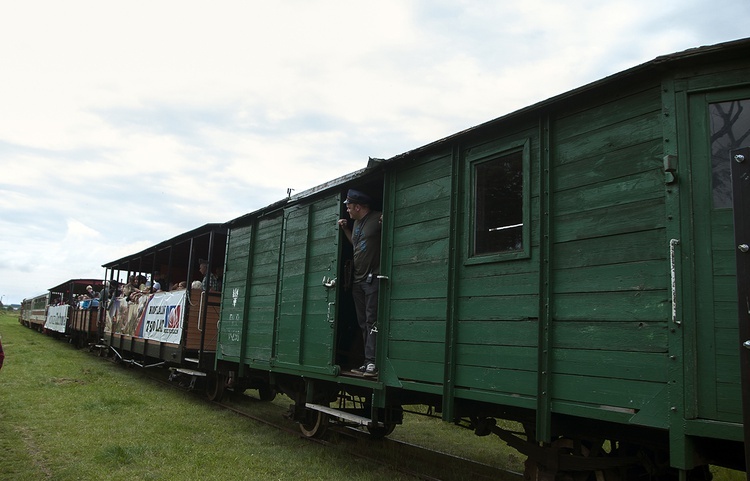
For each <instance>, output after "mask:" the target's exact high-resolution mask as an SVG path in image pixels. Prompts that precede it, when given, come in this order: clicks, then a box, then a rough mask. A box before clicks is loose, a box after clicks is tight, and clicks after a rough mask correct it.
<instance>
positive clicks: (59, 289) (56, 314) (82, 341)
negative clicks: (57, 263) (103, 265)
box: [45, 279, 104, 347]
mask: <svg viewBox="0 0 750 481" xmlns="http://www.w3.org/2000/svg"><path fill="white" fill-rule="evenodd" d="M103 288H104V281H102V280H101V279H70V280H67V281H65V282H63V283H61V284H58V285H56V286H54V287H51V288H50V289H49V298H50V305H49V307H48V308H47V319H46V321H45V329H46V330H47V332H49V333H52V334H53V335H60V336H66V337H67V338H68V339H69V340H70V342H71V343H73V344H75V345H76V346H78V347H84V346H88V345H93V344H96V343H97V342H98V341H99V338H98V334H99V329H98V325H99V293H100V292H101V290H102V289H103Z"/></svg>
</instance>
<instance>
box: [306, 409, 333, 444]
mask: <svg viewBox="0 0 750 481" xmlns="http://www.w3.org/2000/svg"><path fill="white" fill-rule="evenodd" d="M299 429H300V431H302V435H303V436H305V437H306V438H318V439H319V438H322V437H323V435H324V434H325V433H326V431H327V430H328V414H326V413H324V412H320V411H314V410H312V409H307V410H305V420H304V421H303V422H300V423H299Z"/></svg>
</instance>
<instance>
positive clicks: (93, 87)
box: [0, 0, 750, 304]
mask: <svg viewBox="0 0 750 481" xmlns="http://www.w3.org/2000/svg"><path fill="white" fill-rule="evenodd" d="M748 21H750V2H749V1H748V0H722V1H718V2H717V1H714V0H680V1H675V0H660V1H654V0H609V1H601V0H596V1H589V0H566V1H564V2H563V1H558V0H518V1H509V0H495V1H493V0H484V1H480V0H476V1H474V0H464V1H460V0H455V1H451V0H422V1H419V0H397V1H390V0H380V1H377V2H373V1H368V2H365V1H355V0H347V1H344V0H342V1H327V0H321V1H316V0H276V1H267V0H266V1H251V0H245V1H239V0H237V1H225V0H212V1H204V2H199V1H190V0H181V1H159V0H149V1H138V0H129V1H127V2H125V1H120V2H115V1H104V0H92V1H81V0H67V1H64V2H63V1H56V0H55V1H51V0H49V1H35V0H24V1H12V2H3V3H2V5H1V6H0V167H1V169H0V300H2V302H3V303H4V304H11V303H19V302H20V301H21V300H22V299H23V298H25V297H32V296H35V295H38V294H41V293H44V292H45V291H46V290H47V289H48V288H50V287H52V286H55V285H57V284H60V283H62V282H64V281H66V280H67V279H71V278H87V277H92V278H102V277H103V276H104V269H103V268H102V267H101V265H102V264H104V263H106V262H109V261H113V260H115V259H118V258H120V257H123V256H125V255H128V254H131V253H135V252H137V251H140V250H142V249H144V248H146V247H148V246H151V245H153V244H156V243H158V242H161V241H163V240H166V239H169V238H171V237H173V236H175V235H178V234H180V233H183V232H186V231H188V230H191V229H194V228H196V227H199V226H201V225H203V224H206V223H209V222H225V221H227V220H230V219H233V218H235V217H238V216H240V215H243V214H245V213H248V212H251V211H254V210H256V209H259V208H261V207H263V206H265V205H267V204H270V203H272V202H275V201H277V200H280V199H282V198H284V197H285V196H286V190H287V188H292V189H295V192H301V191H303V190H305V189H308V188H310V187H314V186H316V185H318V184H321V183H324V182H326V181H328V180H331V179H334V178H336V177H339V176H341V175H344V174H347V173H350V172H353V171H355V170H358V169H360V168H363V167H364V166H365V165H366V163H367V158H368V156H372V157H381V158H389V157H392V156H394V155H398V154H400V153H403V152H406V151H408V150H411V149H414V148H417V147H420V146H422V145H425V144H427V143H430V142H432V141H435V140H438V139H440V138H442V137H445V136H447V135H450V134H453V133H455V132H458V131H460V130H463V129H466V128H468V127H472V126H474V125H477V124H480V123H483V122H486V121H488V120H491V119H493V118H496V117H499V116H501V115H505V114H508V113H510V112H513V111H514V110H517V109H519V108H523V107H525V106H527V105H530V104H532V103H536V102H539V101H542V100H545V99H547V98H549V97H552V96H554V95H557V94H560V93H563V92H565V91H568V90H571V89H573V88H576V87H579V86H582V85H585V84H587V83H589V82H592V81H595V80H598V79H600V78H602V77H605V76H607V75H610V74H613V73H616V72H619V71H621V70H624V69H627V68H630V67H633V66H635V65H638V64H640V63H643V62H646V61H649V60H652V59H654V58H655V57H657V56H659V55H664V54H670V53H674V52H678V51H682V50H685V49H688V48H692V47H698V46H703V45H711V44H715V43H720V42H724V41H728V40H735V39H738V38H741V37H744V36H747V35H748V34H747V33H746V32H747V25H748Z"/></svg>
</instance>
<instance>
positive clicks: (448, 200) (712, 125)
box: [100, 39, 750, 480]
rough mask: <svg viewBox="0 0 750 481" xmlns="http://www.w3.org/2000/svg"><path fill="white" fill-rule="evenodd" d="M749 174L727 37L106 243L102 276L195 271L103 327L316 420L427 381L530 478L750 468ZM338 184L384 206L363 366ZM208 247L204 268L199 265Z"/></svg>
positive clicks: (360, 421)
mask: <svg viewBox="0 0 750 481" xmlns="http://www.w3.org/2000/svg"><path fill="white" fill-rule="evenodd" d="M748 179H750V39H742V40H737V41H733V42H727V43H723V44H718V45H714V46H708V47H700V48H695V49H690V50H687V51H684V52H678V53H674V54H670V55H666V56H662V57H658V58H656V59H654V60H652V61H650V62H647V63H644V64H642V65H639V66H636V67H634V68H631V69H628V70H625V71H623V72H620V73H618V74H615V75H612V76H609V77H607V78H604V79H602V80H599V81H596V82H593V83H591V84H589V85H586V86H583V87H580V88H578V89H575V90H573V91H570V92H567V93H564V94H561V95H558V96H556V97H553V98H551V99H548V100H546V101H543V102H539V103H537V104H534V105H531V106H529V107H526V108H523V109H521V110H518V111H516V112H513V113H511V114H508V115H505V116H503V117H499V118H497V119H494V120H491V121H489V122H486V123H484V124H481V125H478V126H475V127H472V128H469V129H467V130H464V131H462V132H458V133H456V134H454V135H451V136H448V137H446V138H443V139H440V140H437V141H435V142H432V143H430V144H427V145H425V146H422V147H419V148H416V149H414V150H411V151H408V152H405V153H403V154H400V155H397V156H395V157H392V158H388V159H373V158H370V159H369V160H368V164H367V166H366V167H365V168H363V169H362V170H360V171H357V172H354V173H352V174H349V175H347V176H343V177H340V178H338V179H335V180H332V181H330V182H328V183H326V184H324V185H321V186H318V187H315V188H313V189H310V190H308V191H305V192H301V193H299V194H296V195H293V196H292V195H290V196H288V197H287V198H285V199H283V200H280V201H279V202H276V203H274V204H272V205H269V206H266V207H264V208H262V209H259V210H257V211H254V212H251V213H248V214H246V215H244V216H241V217H238V218H236V219H233V220H230V221H228V222H226V223H224V224H216V225H208V226H204V227H203V228H200V229H197V230H195V231H191V232H190V233H186V234H184V235H182V236H178V237H176V238H174V239H171V240H170V241H165V242H164V243H161V244H159V245H157V246H154V247H153V248H150V249H146V250H144V251H142V252H139V253H136V254H134V255H132V256H128V257H126V258H123V259H120V260H118V261H115V262H112V263H109V264H106V265H105V266H104V267H105V268H106V275H105V278H107V279H109V280H110V281H111V282H117V280H118V279H121V275H122V274H123V273H125V274H127V276H131V275H133V274H136V273H146V274H152V273H153V272H154V271H157V270H158V271H159V272H160V273H166V272H169V274H168V277H170V278H171V280H175V279H177V278H179V279H185V281H186V282H187V285H186V289H185V290H184V291H182V290H181V289H179V288H178V289H177V290H170V291H167V292H164V293H156V294H151V295H150V296H153V298H151V297H150V296H147V297H145V298H143V299H144V300H143V301H141V303H140V304H137V303H135V304H130V305H127V306H125V307H124V308H120V307H117V308H113V307H112V306H113V305H114V303H115V301H117V297H116V296H113V297H112V299H109V300H108V301H109V302H107V306H104V307H103V308H106V309H109V310H108V314H107V316H108V317H107V322H106V326H105V327H104V329H103V332H102V333H101V337H100V338H101V340H102V342H103V343H104V345H106V346H107V347H108V348H109V349H111V350H112V351H114V352H115V353H116V356H117V357H118V359H120V360H124V361H127V362H135V363H137V364H139V365H143V366H151V365H161V364H168V365H171V366H172V367H173V368H174V369H173V375H174V376H175V377H186V378H188V379H190V382H191V384H192V385H195V386H198V385H205V386H206V389H207V392H208V395H209V397H210V398H212V399H218V398H220V397H221V396H222V394H223V393H224V392H225V390H227V389H233V390H235V391H237V390H239V391H242V390H245V389H258V390H259V392H260V394H261V398H263V399H272V398H273V396H274V395H275V393H276V392H283V393H285V394H286V395H288V396H289V397H290V398H291V399H292V400H293V401H294V406H293V412H292V415H293V416H294V418H295V419H296V420H297V421H298V422H299V424H300V428H301V430H302V432H303V433H304V434H305V435H307V436H320V435H322V434H323V433H324V432H325V428H326V426H327V425H328V424H329V423H331V422H342V423H347V424H357V425H361V426H364V427H365V428H367V429H368V430H369V431H370V433H372V435H373V436H384V435H387V434H389V433H390V432H391V431H392V430H393V429H394V428H395V426H396V425H398V424H401V423H402V420H403V409H404V407H405V406H409V405H415V404H419V405H426V406H429V407H430V408H432V409H433V410H434V411H435V412H438V413H440V415H441V417H442V419H443V420H445V421H447V422H452V423H456V424H460V425H463V426H465V427H469V428H471V429H473V430H474V431H475V433H476V434H478V435H489V434H494V435H497V436H498V437H499V438H500V439H502V440H503V441H505V442H507V443H508V444H510V445H511V446H513V447H515V448H516V449H518V450H519V451H520V452H521V453H523V454H525V455H526V456H528V460H527V462H526V473H525V475H526V477H527V478H529V479H536V480H552V479H563V478H565V479H569V478H571V477H572V478H574V479H587V478H590V479H593V478H594V477H595V478H596V479H608V480H619V479H636V478H643V477H650V478H652V479H673V478H675V477H679V479H688V478H690V479H710V473H709V472H708V470H707V468H706V466H707V465H708V464H716V465H721V466H726V467H730V468H733V469H739V470H744V471H747V460H748V459H750V313H749V312H748V311H749V309H748V308H747V306H748V305H750V297H749V296H750V261H749V260H748V257H747V256H750V252H748V251H750V248H748V245H749V244H750V217H749V216H748V212H750V210H749V209H750V186H748V185H746V184H748V182H747V180H748ZM352 188H354V189H357V190H358V191H361V192H366V193H367V195H368V196H369V197H371V198H372V199H373V203H374V204H375V205H374V207H375V208H376V209H377V210H379V211H382V213H383V218H382V238H381V245H382V250H381V262H380V274H379V275H378V276H377V279H376V280H375V282H378V283H379V285H380V289H379V301H378V302H379V304H378V320H377V325H376V329H377V336H378V337H377V366H378V368H379V372H378V375H377V376H375V377H363V376H361V375H357V374H355V373H353V372H351V370H352V368H355V367H356V366H358V365H359V364H361V362H362V339H361V336H360V332H359V326H358V325H357V320H356V313H355V308H354V304H353V301H352V299H351V292H350V288H351V283H350V272H349V269H348V265H349V261H351V259H352V255H353V252H352V247H351V245H350V244H349V243H348V242H346V240H345V237H344V236H343V234H342V233H341V232H340V231H339V229H338V226H337V221H338V219H340V218H342V217H346V210H345V207H344V200H345V198H346V193H347V191H348V190H349V189H352ZM201 261H205V262H201ZM199 263H201V264H203V265H204V270H207V271H208V273H209V275H210V274H211V273H213V272H217V273H218V274H219V276H220V277H221V288H220V290H219V289H215V290H213V289H210V288H209V286H208V285H207V284H208V283H207V282H203V283H202V286H200V287H198V288H196V289H191V288H190V286H191V282H190V281H191V280H193V279H197V280H200V279H201V278H202V279H203V280H204V281H205V280H206V279H207V277H204V274H203V272H201V273H199V272H198V264H199ZM175 276H177V277H175ZM167 297H169V299H167ZM153 299H156V300H157V301H158V302H157V301H153ZM151 302H157V303H156V304H151ZM160 306H161V307H160ZM177 308H179V309H180V310H181V313H182V314H180V317H179V322H176V323H175V322H174V321H175V314H174V311H175V309H177ZM170 313H171V317H170ZM123 316H125V317H126V318H127V319H126V320H125V321H123ZM170 325H172V327H171V328H170V327H169V326H170ZM149 329H151V330H149ZM499 419H504V420H513V421H517V422H518V423H519V424H520V426H522V428H523V432H522V433H518V432H510V431H508V430H506V429H504V428H502V427H500V425H499V424H498V423H497V420H499ZM748 479H750V478H748Z"/></svg>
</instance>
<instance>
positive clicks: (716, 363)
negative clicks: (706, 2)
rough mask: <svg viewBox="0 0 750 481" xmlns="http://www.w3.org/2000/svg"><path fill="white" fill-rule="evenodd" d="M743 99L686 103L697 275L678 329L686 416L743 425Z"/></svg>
mask: <svg viewBox="0 0 750 481" xmlns="http://www.w3.org/2000/svg"><path fill="white" fill-rule="evenodd" d="M747 99H750V91H747V90H745V91H722V92H711V93H701V94H696V95H693V96H691V97H690V98H689V108H690V112H689V114H690V126H691V127H690V161H691V163H692V165H691V171H692V184H691V186H690V187H691V194H692V195H691V196H692V199H691V200H692V209H693V212H692V218H691V220H692V224H693V226H692V227H693V229H692V230H693V237H694V250H693V255H694V261H695V269H696V274H695V286H694V291H693V292H694V297H695V317H694V318H687V319H686V325H685V329H686V330H689V331H693V335H694V339H695V354H694V355H695V358H696V360H697V365H696V373H695V376H694V382H695V404H694V406H695V408H694V409H695V412H692V413H691V412H689V411H688V413H687V418H688V419H690V418H696V419H699V420H711V421H719V422H723V423H732V424H734V423H741V422H742V409H741V406H742V402H741V388H740V386H741V382H740V380H741V376H740V363H739V353H740V348H739V331H738V322H737V316H738V310H737V305H738V298H737V286H736V282H737V277H736V268H735V251H736V245H735V241H734V228H735V226H734V222H733V208H732V183H731V175H730V167H731V164H730V151H731V150H732V149H735V148H737V147H739V145H736V144H737V143H738V142H740V141H741V139H742V137H743V136H747V135H748V131H749V130H750V100H747ZM746 142H747V137H746ZM709 179H710V182H708V181H707V180H709ZM691 324H693V325H691ZM687 332H688V331H686V333H687ZM689 407H690V405H689ZM716 425H717V426H721V424H716Z"/></svg>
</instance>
